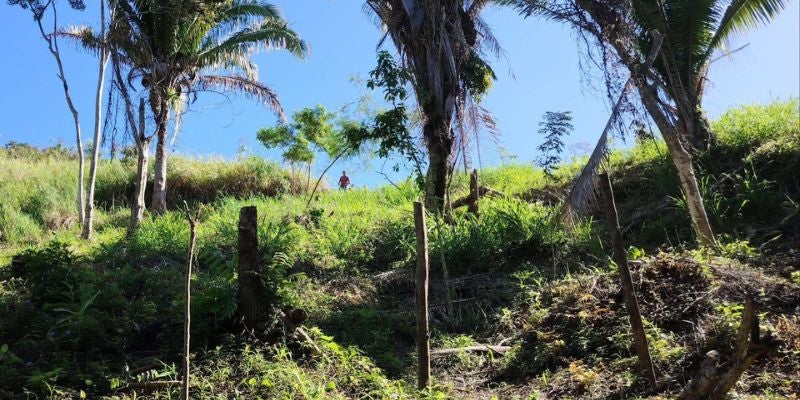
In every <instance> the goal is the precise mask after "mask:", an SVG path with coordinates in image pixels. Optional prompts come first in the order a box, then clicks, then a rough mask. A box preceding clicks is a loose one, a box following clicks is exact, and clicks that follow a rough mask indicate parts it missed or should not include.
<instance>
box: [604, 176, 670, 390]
mask: <svg viewBox="0 0 800 400" xmlns="http://www.w3.org/2000/svg"><path fill="white" fill-rule="evenodd" d="M599 180H600V182H599V183H600V185H599V186H600V191H601V193H602V195H603V201H604V203H605V211H606V221H607V222H608V231H609V233H610V234H611V246H612V249H613V250H614V262H615V263H617V269H618V270H619V277H620V280H621V281H622V294H623V295H624V296H625V308H626V309H627V310H628V318H629V319H630V322H631V329H632V331H633V344H634V347H636V355H637V356H638V359H639V370H640V372H641V374H642V375H643V376H644V377H645V378H646V379H647V380H648V381H650V383H651V384H653V385H655V384H656V373H655V369H654V368H653V361H652V359H651V358H650V350H649V349H648V347H647V335H645V333H644V324H643V323H642V315H641V314H640V313H639V304H638V303H637V301H636V291H635V289H634V288H633V280H632V279H631V271H630V269H629V268H628V256H627V255H626V253H625V248H624V247H623V245H622V231H621V230H620V228H619V216H618V215H617V206H616V204H615V203H614V191H613V189H612V188H611V178H609V176H608V173H602V174H600V176H599Z"/></svg>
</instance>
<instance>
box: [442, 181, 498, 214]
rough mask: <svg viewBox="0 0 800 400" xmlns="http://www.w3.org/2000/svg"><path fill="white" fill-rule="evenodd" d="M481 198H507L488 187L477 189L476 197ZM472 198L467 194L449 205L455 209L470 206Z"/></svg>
mask: <svg viewBox="0 0 800 400" xmlns="http://www.w3.org/2000/svg"><path fill="white" fill-rule="evenodd" d="M483 196H494V197H507V196H506V194H505V193H503V192H501V191H499V190H494V189H492V188H490V187H488V186H481V187H479V188H478V197H483ZM473 197H474V196H473V195H472V194H469V195H467V196H464V197H462V198H460V199H456V200H454V201H453V202H452V203H451V204H450V207H452V208H453V209H456V208H459V207H464V206H467V205H470V204H472V203H473V201H472V199H473Z"/></svg>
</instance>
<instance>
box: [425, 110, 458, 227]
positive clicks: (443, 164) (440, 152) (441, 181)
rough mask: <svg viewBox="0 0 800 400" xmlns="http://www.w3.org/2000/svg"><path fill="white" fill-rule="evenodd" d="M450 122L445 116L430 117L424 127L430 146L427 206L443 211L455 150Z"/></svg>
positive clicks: (436, 211) (437, 211) (426, 194)
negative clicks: (451, 157)
mask: <svg viewBox="0 0 800 400" xmlns="http://www.w3.org/2000/svg"><path fill="white" fill-rule="evenodd" d="M449 125H450V124H448V123H447V121H446V120H445V119H444V118H441V117H430V119H429V120H428V121H427V122H426V123H425V127H424V128H423V130H424V132H423V134H424V136H425V142H426V144H427V147H428V172H427V176H426V179H425V207H426V208H428V209H429V210H431V211H432V212H434V213H442V212H444V209H445V203H446V201H447V187H448V185H449V183H450V175H451V163H450V156H451V153H452V151H453V146H452V142H453V140H452V138H451V136H450V133H449V130H450V126H449Z"/></svg>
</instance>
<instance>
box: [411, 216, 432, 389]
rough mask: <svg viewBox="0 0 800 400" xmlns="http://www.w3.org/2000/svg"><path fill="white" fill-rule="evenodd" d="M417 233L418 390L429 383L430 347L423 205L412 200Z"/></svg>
mask: <svg viewBox="0 0 800 400" xmlns="http://www.w3.org/2000/svg"><path fill="white" fill-rule="evenodd" d="M414 227H415V229H416V233H417V279H416V281H417V289H416V291H417V362H418V366H417V384H418V387H419V389H420V390H422V389H425V388H427V387H428V386H430V384H431V354H430V353H431V348H430V340H429V339H430V337H429V331H428V268H429V265H428V232H427V228H426V226H425V206H423V205H422V203H421V202H419V201H416V202H414Z"/></svg>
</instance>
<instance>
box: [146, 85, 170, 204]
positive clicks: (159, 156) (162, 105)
mask: <svg viewBox="0 0 800 400" xmlns="http://www.w3.org/2000/svg"><path fill="white" fill-rule="evenodd" d="M150 101H151V103H152V101H153V100H152V98H151V100H150ZM158 103H159V104H158V109H156V108H155V107H154V109H153V113H154V114H155V115H156V125H157V130H156V163H155V175H154V176H153V197H152V199H151V203H150V208H151V210H152V211H153V212H155V213H159V214H161V213H164V212H166V211H167V157H168V151H169V149H168V148H167V123H168V122H169V108H168V107H169V106H168V103H167V100H166V99H165V98H164V96H163V95H162V96H158Z"/></svg>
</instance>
